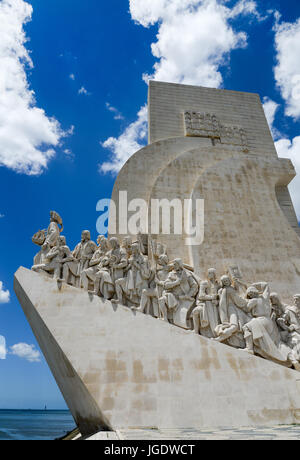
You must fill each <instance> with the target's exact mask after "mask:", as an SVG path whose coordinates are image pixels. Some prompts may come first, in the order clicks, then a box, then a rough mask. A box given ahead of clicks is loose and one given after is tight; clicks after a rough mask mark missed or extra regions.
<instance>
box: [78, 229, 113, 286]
mask: <svg viewBox="0 0 300 460" xmlns="http://www.w3.org/2000/svg"><path fill="white" fill-rule="evenodd" d="M97 243H98V248H97V249H96V251H95V252H94V254H93V257H92V258H91V260H90V263H89V267H88V268H85V269H84V270H83V271H82V272H81V274H80V285H81V286H82V287H83V289H85V290H86V291H88V290H89V284H93V288H94V283H95V280H96V273H97V272H98V270H99V268H98V267H99V265H100V263H101V261H102V259H103V258H104V256H105V255H106V253H107V252H108V242H107V239H106V238H105V237H104V236H103V235H99V236H98V238H97Z"/></svg>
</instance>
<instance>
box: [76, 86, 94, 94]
mask: <svg viewBox="0 0 300 460" xmlns="http://www.w3.org/2000/svg"><path fill="white" fill-rule="evenodd" d="M78 94H83V95H84V96H90V95H91V93H89V92H88V90H87V89H86V88H85V87H84V86H82V87H81V88H80V89H79V90H78Z"/></svg>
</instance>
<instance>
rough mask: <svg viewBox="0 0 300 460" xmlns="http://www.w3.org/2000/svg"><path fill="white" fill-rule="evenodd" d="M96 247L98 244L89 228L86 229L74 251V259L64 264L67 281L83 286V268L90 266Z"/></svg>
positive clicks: (64, 274)
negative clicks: (81, 282) (81, 280)
mask: <svg viewBox="0 0 300 460" xmlns="http://www.w3.org/2000/svg"><path fill="white" fill-rule="evenodd" d="M96 249H97V245H96V243H94V241H91V235H90V232H89V230H84V231H83V232H82V234H81V242H80V243H78V244H77V246H76V248H75V249H74V251H73V253H72V255H73V260H72V261H71V262H66V263H65V264H64V267H63V279H64V281H65V282H67V283H70V284H73V285H74V286H79V287H81V286H80V275H81V273H82V271H83V270H85V269H86V268H88V267H89V263H90V261H91V259H92V257H93V254H94V252H95V251H96Z"/></svg>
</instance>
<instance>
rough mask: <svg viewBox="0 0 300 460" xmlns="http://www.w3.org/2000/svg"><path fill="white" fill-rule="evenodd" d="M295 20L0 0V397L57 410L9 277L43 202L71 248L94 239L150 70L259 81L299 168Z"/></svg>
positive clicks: (162, 76)
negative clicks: (86, 237)
mask: <svg viewBox="0 0 300 460" xmlns="http://www.w3.org/2000/svg"><path fill="white" fill-rule="evenodd" d="M299 18H300V3H299V2H298V1H296V0H285V1H281V0H271V1H269V0H263V1H262V0H257V1H256V2H255V1H253V0H230V1H221V0H202V1H198V0H180V1H179V0H131V1H129V0H122V1H120V0H110V1H109V2H104V1H99V0H86V1H84V2H82V1H79V0H43V1H42V2H41V1H38V0H32V1H29V0H28V1H27V2H25V1H24V0H0V216H1V217H0V235H1V238H0V254H1V257H0V336H2V337H4V338H5V340H6V353H5V352H4V347H3V339H2V342H1V340H0V358H1V356H2V357H3V358H4V357H5V358H6V359H0V372H1V379H0V408H40V407H43V406H44V404H47V405H48V407H50V408H63V407H65V404H64V401H63V399H62V397H61V395H60V392H59V390H58V389H57V387H56V384H55V382H54V380H53V378H52V376H51V373H50V371H49V370H48V367H47V365H46V363H45V361H44V359H43V357H42V356H41V355H40V356H39V355H38V345H37V343H36V341H35V338H34V336H33V334H32V332H31V329H30V327H29V325H28V323H27V321H26V320H25V317H24V315H23V313H22V309H21V307H20V306H19V304H18V301H17V299H16V297H15V294H14V292H13V274H14V272H15V271H16V270H17V268H18V267H19V266H20V265H23V266H26V267H30V266H31V265H32V259H33V256H34V255H35V253H36V252H37V249H38V248H37V247H36V246H34V245H33V244H32V242H31V237H32V235H33V234H34V233H35V232H36V231H37V230H38V229H40V228H45V227H46V226H47V224H48V216H49V211H50V210H51V209H54V210H56V211H58V212H59V213H60V214H61V215H62V217H63V220H64V227H65V231H64V233H65V235H66V237H67V242H68V244H69V246H70V247H71V249H73V248H74V246H75V245H76V244H77V242H78V241H79V239H80V234H81V231H82V230H83V229H85V228H88V229H90V230H91V233H92V237H93V239H96V220H97V217H98V215H97V212H96V203H97V201H98V200H100V199H102V198H109V197H110V194H111V191H112V187H113V183H114V179H115V174H116V173H117V171H118V169H119V168H120V167H121V165H122V164H123V163H124V161H126V159H127V158H128V157H129V156H130V155H131V154H132V153H134V151H136V150H137V149H138V148H139V147H140V146H142V145H144V144H145V143H146V142H147V138H146V129H147V122H146V109H145V108H144V107H145V104H146V102H147V89H148V88H147V80H148V79H149V78H153V79H157V80H164V81H170V82H175V83H178V82H179V83H187V84H198V85H203V86H212V87H223V88H225V89H233V90H238V91H250V92H258V93H259V94H260V96H261V99H262V101H263V102H264V103H265V110H266V114H267V117H268V119H269V122H270V126H271V128H272V131H273V135H274V140H275V141H276V147H277V150H278V153H279V154H280V156H285V157H290V158H292V160H293V162H294V164H295V166H296V168H297V170H298V171H299V172H300V137H299V136H300V134H299V133H300V124H299V119H300V59H299V56H300V20H299ZM298 21H299V22H298ZM22 31H24V33H23V32H22ZM25 35H26V37H27V41H25ZM154 66H155V67H154ZM31 91H34V99H33V93H32V92H31ZM290 190H291V193H292V197H293V200H294V203H295V207H296V211H297V214H298V217H299V218H300V190H299V183H298V179H296V180H294V183H293V184H292V185H291V188H290ZM1 350H2V351H1ZM5 355H6V356H5Z"/></svg>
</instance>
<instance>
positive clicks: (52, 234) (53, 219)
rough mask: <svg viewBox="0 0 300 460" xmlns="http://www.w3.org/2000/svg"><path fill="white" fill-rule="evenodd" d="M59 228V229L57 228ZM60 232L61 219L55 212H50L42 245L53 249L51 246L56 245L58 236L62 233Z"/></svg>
mask: <svg viewBox="0 0 300 460" xmlns="http://www.w3.org/2000/svg"><path fill="white" fill-rule="evenodd" d="M59 226H60V227H61V228H59ZM62 230H63V223H62V218H61V217H60V215H59V214H58V213H57V212H55V211H51V212H50V224H49V227H48V229H47V233H46V239H45V242H44V244H45V245H47V246H48V247H49V248H53V246H55V245H56V244H57V242H58V238H59V235H60V233H61V232H62Z"/></svg>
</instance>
